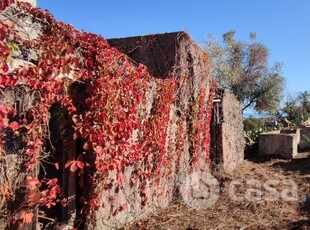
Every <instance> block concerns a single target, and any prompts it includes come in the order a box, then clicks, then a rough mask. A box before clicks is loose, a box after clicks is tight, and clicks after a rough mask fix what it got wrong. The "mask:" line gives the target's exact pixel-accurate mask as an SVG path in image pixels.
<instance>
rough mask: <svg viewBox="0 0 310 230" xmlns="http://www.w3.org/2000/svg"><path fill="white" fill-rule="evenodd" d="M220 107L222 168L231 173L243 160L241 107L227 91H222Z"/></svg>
mask: <svg viewBox="0 0 310 230" xmlns="http://www.w3.org/2000/svg"><path fill="white" fill-rule="evenodd" d="M222 106H223V123H222V147H223V150H222V151H223V153H222V154H223V167H224V170H225V171H227V172H231V171H233V169H234V168H235V167H236V166H237V165H238V164H239V163H240V162H241V161H242V160H243V159H244V139H243V117H242V107H241V104H240V102H239V101H238V100H237V99H236V98H235V97H234V96H233V95H232V94H230V93H229V92H228V91H227V90H225V91H224V95H223V105H222Z"/></svg>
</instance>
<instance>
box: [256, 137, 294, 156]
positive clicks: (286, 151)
mask: <svg viewBox="0 0 310 230" xmlns="http://www.w3.org/2000/svg"><path fill="white" fill-rule="evenodd" d="M297 145H298V139H297V136H296V134H280V132H271V133H264V134H261V135H260V136H259V141H258V148H259V155H274V156H281V157H284V158H289V159H290V158H293V157H294V156H296V155H297Z"/></svg>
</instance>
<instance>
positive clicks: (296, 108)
mask: <svg viewBox="0 0 310 230" xmlns="http://www.w3.org/2000/svg"><path fill="white" fill-rule="evenodd" d="M282 112H283V113H284V114H285V115H286V118H287V119H288V120H290V121H292V123H294V124H300V122H301V121H303V120H307V119H308V118H309V117H310V92H309V91H307V90H306V91H304V92H299V93H298V94H297V95H296V96H295V97H293V96H289V97H288V99H287V100H286V101H285V102H284V107H283V108H282Z"/></svg>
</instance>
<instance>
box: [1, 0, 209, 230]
mask: <svg viewBox="0 0 310 230" xmlns="http://www.w3.org/2000/svg"><path fill="white" fill-rule="evenodd" d="M11 4H15V5H16V7H18V8H20V10H22V11H24V12H26V13H27V14H29V15H32V16H33V18H32V20H34V21H37V22H40V23H41V25H42V26H41V34H40V35H39V36H40V38H39V39H33V40H27V39H25V38H23V37H22V36H21V35H20V33H19V31H18V30H17V29H16V28H15V27H14V26H12V25H11V24H10V23H9V21H6V20H1V21H0V89H1V92H2V96H0V97H4V96H5V93H7V92H8V91H10V90H13V91H14V90H15V89H17V88H19V87H23V88H25V89H27V90H28V93H29V94H33V95H37V96H36V97H34V98H32V100H31V101H29V104H30V105H29V106H28V108H27V110H19V109H17V107H16V106H15V105H13V104H10V103H7V104H4V103H2V104H1V105H0V156H1V157H2V158H3V159H4V158H5V156H6V154H7V149H6V148H5V144H6V141H7V140H8V138H10V136H14V137H18V140H19V143H18V145H19V147H20V151H19V153H18V154H19V155H21V156H22V161H21V162H20V164H21V168H22V169H23V170H24V172H25V176H24V181H23V186H24V188H25V191H26V192H25V194H24V195H25V197H26V199H25V200H24V201H22V202H21V205H19V206H18V208H17V209H16V210H14V211H13V213H11V214H10V223H11V225H12V226H13V225H14V224H16V223H18V224H20V225H23V224H28V223H31V222H32V218H33V216H34V214H33V209H32V208H33V207H38V206H45V207H47V208H50V207H52V206H55V205H56V204H62V205H66V202H67V201H66V198H65V197H64V196H63V195H62V190H61V187H60V185H59V181H58V178H46V177H43V178H39V177H38V172H37V171H38V169H39V167H40V165H42V163H45V164H49V165H52V166H53V167H54V168H55V170H59V168H65V169H66V170H68V171H71V172H76V173H77V174H78V175H79V177H80V183H79V185H80V187H81V188H86V187H88V188H89V192H88V193H87V194H84V195H83V196H82V197H81V201H82V202H83V205H84V207H83V209H82V211H84V212H90V213H91V212H92V211H94V210H96V209H97V208H98V204H99V203H100V202H99V201H100V195H101V189H103V188H98V184H99V185H100V183H101V181H104V179H105V178H106V177H107V175H108V173H109V172H110V171H113V172H115V174H116V177H117V178H116V182H115V183H116V184H117V186H118V187H122V184H123V183H124V181H125V176H124V168H126V167H129V166H133V165H135V164H136V163H139V165H141V167H139V168H138V170H137V171H136V172H135V174H134V175H133V176H132V178H130V181H131V183H132V184H135V183H136V181H137V180H139V181H141V183H140V185H139V186H140V187H139V189H140V195H141V204H142V206H144V205H146V204H147V202H148V200H147V195H146V181H148V180H151V179H154V182H155V183H159V181H160V177H161V175H160V173H161V168H162V167H167V168H169V166H170V165H171V164H172V160H173V157H172V155H171V154H172V150H171V149H170V148H171V147H169V138H168V126H169V122H170V112H171V105H173V103H174V101H175V97H176V89H177V84H176V83H177V82H176V81H177V80H175V79H174V78H172V77H170V78H167V79H153V78H151V77H150V75H149V73H148V71H147V69H146V67H145V66H143V65H139V66H138V67H136V66H134V65H133V64H132V63H131V62H130V60H129V59H128V58H127V56H125V55H124V54H122V53H120V52H119V51H118V50H117V49H115V48H112V47H110V45H109V44H108V43H107V41H106V40H105V39H103V38H102V37H101V36H99V35H94V34H90V33H84V32H80V31H77V30H75V29H74V28H73V27H72V26H70V25H67V24H64V23H61V22H57V21H56V20H54V18H53V17H52V16H51V15H50V14H49V13H48V12H46V11H42V10H40V9H38V8H32V7H31V6H30V5H29V4H27V3H14V2H13V1H9V0H6V1H2V2H1V3H0V10H4V9H6V8H7V7H8V6H9V5H11ZM2 16H4V15H2ZM10 43H14V44H15V45H14V47H15V49H16V47H17V49H18V50H19V51H20V52H21V53H23V54H24V56H27V55H29V53H31V52H34V51H35V53H37V54H38V57H37V59H34V60H30V58H28V60H30V61H29V63H27V65H24V66H20V67H17V68H12V67H11V66H10V63H9V60H8V58H9V56H10V55H11V53H12V52H14V50H12V49H10V46H9V44H10ZM152 84H155V85H156V90H155V92H153V94H154V100H153V104H152V109H151V110H150V111H148V112H147V111H146V110H147V109H146V108H144V106H145V105H144V104H143V103H144V102H145V101H146V100H147V95H148V93H149V92H150V88H151V85H152ZM207 94H208V92H205V91H202V92H201V95H200V96H199V98H200V99H199V106H200V112H199V121H198V123H199V124H198V128H197V132H198V135H197V136H198V137H199V138H198V139H197V140H196V142H195V143H196V144H195V148H196V149H195V152H198V151H199V150H198V148H201V146H203V148H204V150H205V151H206V152H207V154H208V152H209V151H208V150H209V142H210V137H209V136H208V135H209V134H208V133H209V132H208V127H209V124H210V120H211V115H210V114H211V109H212V104H211V103H209V105H208V106H207V107H206V103H205V101H206V96H207ZM211 97H212V94H210V98H209V100H208V101H209V102H212V98H211ZM55 105H58V106H60V107H61V109H60V110H59V111H60V112H61V113H62V114H63V116H64V117H65V116H67V117H68V119H70V121H71V122H72V128H73V134H72V135H73V136H72V138H73V140H75V141H78V140H79V141H81V142H82V146H83V147H82V151H81V152H79V153H77V154H75V155H74V157H71V158H70V159H67V162H65V163H62V162H53V161H49V160H48V159H49V158H48V156H49V155H50V154H51V153H52V152H51V151H52V149H53V148H50V149H51V150H48V149H47V148H46V146H47V145H48V143H47V142H48V141H49V139H50V137H49V133H50V129H49V121H50V119H51V112H50V109H51V108H52V107H53V106H55ZM141 111H142V112H143V111H144V112H145V114H141ZM206 113H207V115H205V114H206ZM183 132H184V130H183V129H182V130H180V131H179V133H178V136H177V138H178V139H181V138H182V136H183V135H184V134H182V133H183ZM133 133H135V134H136V135H135V136H136V138H133ZM181 142H182V141H181ZM183 148H184V146H183V145H182V146H181V147H180V149H179V150H178V154H181V151H182V150H181V149H183ZM70 151H71V149H70V143H68V141H66V140H65V141H64V149H63V154H65V155H69V154H70ZM71 155H72V154H71ZM196 158H197V157H196ZM206 158H207V159H209V157H208V155H207V156H206ZM195 160H197V159H195ZM168 176H169V172H165V177H168ZM0 186H1V187H0V190H1V191H2V194H3V195H2V196H3V197H5V199H7V200H8V201H13V200H14V199H15V198H14V194H15V193H16V189H15V190H14V188H11V187H10V186H9V185H8V184H4V185H3V184H1V185H0ZM105 189H108V188H105ZM126 207H127V204H126V203H125V204H120V207H115V209H114V214H115V215H116V214H117V213H118V212H120V211H122V210H124V209H126Z"/></svg>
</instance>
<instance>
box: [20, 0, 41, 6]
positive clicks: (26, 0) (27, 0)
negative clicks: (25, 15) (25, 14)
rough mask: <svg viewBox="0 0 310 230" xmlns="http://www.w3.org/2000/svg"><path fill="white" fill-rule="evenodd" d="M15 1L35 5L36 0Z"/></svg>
mask: <svg viewBox="0 0 310 230" xmlns="http://www.w3.org/2000/svg"><path fill="white" fill-rule="evenodd" d="M17 1H19V2H28V3H30V4H31V5H32V6H37V0H17Z"/></svg>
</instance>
